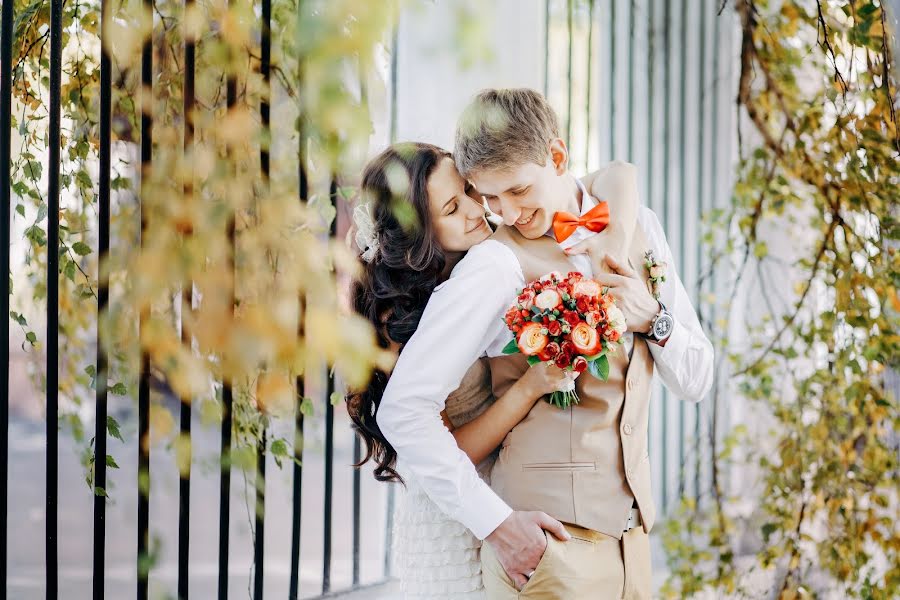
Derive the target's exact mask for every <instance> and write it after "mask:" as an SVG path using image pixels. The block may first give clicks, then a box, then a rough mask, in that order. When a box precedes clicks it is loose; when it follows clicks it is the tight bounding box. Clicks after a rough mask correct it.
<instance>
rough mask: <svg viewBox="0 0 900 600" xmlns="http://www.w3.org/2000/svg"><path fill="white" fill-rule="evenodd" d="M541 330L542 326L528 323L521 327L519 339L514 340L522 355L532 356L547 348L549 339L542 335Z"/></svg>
mask: <svg viewBox="0 0 900 600" xmlns="http://www.w3.org/2000/svg"><path fill="white" fill-rule="evenodd" d="M543 329H544V326H543V324H541V323H528V324H527V325H525V326H524V327H522V331H520V332H519V337H518V338H517V339H516V343H517V344H518V346H519V350H520V351H521V352H522V354H524V355H525V356H533V355H535V354H538V353H539V352H540V351H541V350H543V349H544V348H545V347H546V346H547V343H548V342H549V341H550V338H549V337H547V334H545V333H543Z"/></svg>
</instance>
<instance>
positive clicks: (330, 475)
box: [322, 175, 338, 594]
mask: <svg viewBox="0 0 900 600" xmlns="http://www.w3.org/2000/svg"><path fill="white" fill-rule="evenodd" d="M328 193H329V197H330V198H331V203H332V205H333V206H334V207H335V209H336V208H337V204H338V185H337V178H336V177H335V176H334V175H332V177H331V184H330V186H329V190H328ZM328 234H329V236H330V237H331V238H334V237H335V235H336V234H337V212H336V211H335V217H334V219H332V221H331V227H330V229H329V232H328ZM325 368H326V369H327V379H326V385H325V508H324V511H323V515H322V517H323V518H322V520H323V525H324V527H325V531H324V536H323V537H324V540H323V544H322V593H323V594H325V593H327V592H329V591H330V590H331V541H332V540H331V529H332V527H331V525H332V512H333V508H334V506H333V504H334V502H333V495H334V405H333V404H332V403H331V395H332V394H333V393H334V391H335V381H334V370H333V369H332V368H331V367H330V366H329V365H325Z"/></svg>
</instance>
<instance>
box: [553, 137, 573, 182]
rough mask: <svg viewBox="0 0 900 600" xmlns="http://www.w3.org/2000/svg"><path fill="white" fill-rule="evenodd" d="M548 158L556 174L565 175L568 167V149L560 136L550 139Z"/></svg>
mask: <svg viewBox="0 0 900 600" xmlns="http://www.w3.org/2000/svg"><path fill="white" fill-rule="evenodd" d="M550 160H551V161H552V162H553V170H554V171H556V174H557V175H565V173H566V171H568V169H569V149H568V148H566V143H565V142H564V141H562V140H561V139H560V138H556V139H554V140H550Z"/></svg>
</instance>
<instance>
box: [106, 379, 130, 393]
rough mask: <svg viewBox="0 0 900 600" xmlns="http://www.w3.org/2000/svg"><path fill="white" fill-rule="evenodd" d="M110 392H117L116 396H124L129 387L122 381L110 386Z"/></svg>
mask: <svg viewBox="0 0 900 600" xmlns="http://www.w3.org/2000/svg"><path fill="white" fill-rule="evenodd" d="M109 392H110V393H111V394H115V395H116V396H124V395H126V394H127V393H128V388H126V387H125V384H124V383H122V382H121V381H120V382H119V383H117V384H116V385H114V386H112V387H111V388H109Z"/></svg>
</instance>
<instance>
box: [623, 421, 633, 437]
mask: <svg viewBox="0 0 900 600" xmlns="http://www.w3.org/2000/svg"><path fill="white" fill-rule="evenodd" d="M622 433H624V434H625V435H631V425H629V424H628V423H625V425H623V426H622Z"/></svg>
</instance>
